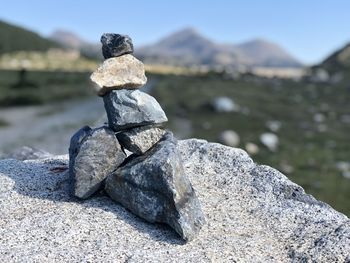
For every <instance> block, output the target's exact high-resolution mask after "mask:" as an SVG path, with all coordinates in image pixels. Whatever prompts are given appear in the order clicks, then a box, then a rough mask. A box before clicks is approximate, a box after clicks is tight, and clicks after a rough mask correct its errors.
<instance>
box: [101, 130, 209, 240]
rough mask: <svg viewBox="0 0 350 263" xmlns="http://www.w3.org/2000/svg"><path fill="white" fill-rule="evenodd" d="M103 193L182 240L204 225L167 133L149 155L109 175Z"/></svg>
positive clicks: (170, 137) (193, 192) (189, 237)
mask: <svg viewBox="0 0 350 263" xmlns="http://www.w3.org/2000/svg"><path fill="white" fill-rule="evenodd" d="M105 190H106V192H107V193H108V195H109V196H110V197H111V198H112V199H113V200H114V201H116V202H118V203H120V204H122V205H123V206H124V207H126V208H128V209H129V210H131V211H132V212H133V213H134V214H136V215H138V216H140V217H142V218H144V219H146V220H147V221H149V222H152V223H154V222H159V223H166V224H168V225H170V226H171V227H172V228H174V229H175V231H176V232H177V233H178V234H179V235H180V236H181V237H182V238H183V239H184V240H192V239H193V238H194V237H195V236H196V235H197V234H198V232H199V230H200V228H201V227H202V226H203V224H204V221H205V220H204V215H203V213H202V210H201V207H200V203H199V201H198V199H197V196H196V193H195V191H194V189H193V188H192V185H191V183H190V181H189V180H188V178H187V176H186V174H185V171H184V168H183V166H182V160H181V157H180V153H179V152H178V149H177V141H176V139H175V138H174V137H173V135H172V133H170V132H167V134H166V135H165V136H164V137H163V138H162V140H161V141H160V142H158V143H157V145H156V146H155V147H154V148H152V149H151V150H150V151H149V152H147V153H146V154H144V155H142V156H140V157H137V158H134V159H131V160H129V161H127V162H126V164H125V165H124V166H122V167H120V168H119V169H118V170H116V171H115V172H113V173H112V174H111V175H109V176H108V178H107V179H106V184H105Z"/></svg>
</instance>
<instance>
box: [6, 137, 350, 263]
mask: <svg viewBox="0 0 350 263" xmlns="http://www.w3.org/2000/svg"><path fill="white" fill-rule="evenodd" d="M178 149H179V150H180V152H181V157H182V159H183V161H184V168H185V173H186V174H187V175H188V176H189V179H190V180H191V182H192V184H193V187H194V188H195V189H196V193H197V196H198V198H199V200H200V202H201V205H202V209H203V212H204V213H205V216H206V222H207V223H206V224H204V226H203V227H202V229H201V231H200V232H199V234H198V236H197V238H196V239H194V240H193V241H192V242H189V243H187V244H186V245H182V244H183V243H181V240H180V239H179V237H178V236H177V235H176V234H175V233H174V231H172V230H170V229H169V228H168V227H164V226H161V225H157V224H149V223H147V222H145V221H144V220H142V219H140V218H139V217H137V216H134V215H133V214H132V213H130V212H128V211H127V210H126V209H124V208H123V207H122V206H120V205H118V204H116V203H114V202H113V201H112V200H110V198H109V197H107V196H94V197H92V198H91V199H88V200H85V201H84V202H83V203H81V202H76V199H75V198H74V197H72V196H70V195H69V188H70V180H69V174H68V173H67V172H66V170H67V168H68V156H55V157H54V158H50V159H46V160H42V159H41V160H30V161H24V162H22V161H18V160H13V159H12V160H0V209H1V213H0V222H1V223H0V226H1V227H0V241H1V245H0V258H1V260H2V261H3V262H13V261H16V262H38V261H40V262H44V261H50V262H71V261H74V262H88V261H90V262H115V261H118V262H126V261H128V262H168V261H169V259H171V261H172V262H195V263H197V262H235V261H236V262H273V263H274V262H278V263H280V262H290V263H295V262H349V260H350V241H349V240H350V239H349V237H350V220H349V218H348V217H346V216H345V215H343V214H341V213H339V212H337V211H335V210H334V209H332V208H331V207H330V206H329V205H327V204H325V203H322V202H320V201H317V200H316V199H314V198H313V197H311V196H310V195H307V194H306V193H305V192H304V190H303V189H302V188H301V187H300V186H298V185H296V184H295V183H293V182H291V181H290V180H288V178H287V177H286V176H284V175H283V174H281V173H280V172H278V171H277V170H275V169H273V168H270V167H268V166H261V165H256V164H254V162H253V161H252V160H251V158H250V157H249V156H248V155H247V154H246V153H245V152H244V151H242V150H240V149H235V148H230V147H227V146H223V145H220V144H216V143H208V142H206V141H203V140H196V139H192V140H184V141H179V144H178ZM82 244H83V245H82Z"/></svg>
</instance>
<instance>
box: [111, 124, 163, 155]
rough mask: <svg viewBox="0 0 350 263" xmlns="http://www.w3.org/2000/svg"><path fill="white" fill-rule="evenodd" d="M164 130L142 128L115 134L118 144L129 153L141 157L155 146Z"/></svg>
mask: <svg viewBox="0 0 350 263" xmlns="http://www.w3.org/2000/svg"><path fill="white" fill-rule="evenodd" d="M165 132H166V131H165V130H163V129H161V128H157V127H154V126H142V127H137V128H132V129H130V130H127V131H124V132H119V133H117V138H118V140H119V143H120V144H121V145H122V146H123V147H124V148H125V149H127V150H129V151H130V152H133V153H135V154H137V155H142V154H144V153H145V152H147V151H148V150H149V149H150V148H151V147H152V146H153V145H155V144H156V143H157V142H158V141H159V140H160V139H161V138H162V137H163V135H164V134H165Z"/></svg>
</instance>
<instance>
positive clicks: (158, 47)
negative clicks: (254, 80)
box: [136, 28, 302, 67]
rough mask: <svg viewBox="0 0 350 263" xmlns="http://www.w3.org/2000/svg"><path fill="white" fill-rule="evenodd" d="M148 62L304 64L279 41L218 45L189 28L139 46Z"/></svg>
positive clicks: (261, 64) (137, 53) (245, 64)
mask: <svg viewBox="0 0 350 263" xmlns="http://www.w3.org/2000/svg"><path fill="white" fill-rule="evenodd" d="M136 55H137V56H138V57H140V58H141V59H143V60H144V61H145V62H146V63H147V62H148V63H157V64H158V63H159V64H173V65H187V66H188V65H198V64H200V65H208V66H216V65H224V66H233V67H238V66H248V67H250V66H261V67H300V66H302V64H301V63H300V62H299V61H298V60H297V59H295V58H293V57H292V56H291V55H290V54H288V52H286V51H285V50H284V49H283V48H281V47H280V46H278V45H277V44H274V43H271V42H268V41H265V40H253V41H250V42H246V43H242V44H238V45H234V44H228V45H223V44H218V43H216V42H214V41H212V40H210V39H208V38H205V37H203V36H202V35H201V34H199V33H198V32H197V31H196V30H194V29H192V28H187V29H184V30H181V31H178V32H176V33H174V34H171V35H170V36H168V37H165V38H163V39H162V40H160V41H159V42H157V43H155V44H153V45H148V46H144V47H141V48H138V49H136Z"/></svg>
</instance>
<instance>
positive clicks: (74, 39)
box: [49, 30, 102, 58]
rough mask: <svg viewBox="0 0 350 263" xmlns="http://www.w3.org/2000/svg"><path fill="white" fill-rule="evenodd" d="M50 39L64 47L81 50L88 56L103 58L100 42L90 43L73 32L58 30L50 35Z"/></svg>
mask: <svg viewBox="0 0 350 263" xmlns="http://www.w3.org/2000/svg"><path fill="white" fill-rule="evenodd" d="M49 39H51V40H52V41H55V42H57V43H59V44H60V45H62V46H64V47H67V48H71V49H77V50H80V52H81V53H82V54H83V55H84V56H86V57H89V58H102V53H101V45H100V44H94V43H89V42H87V41H85V40H83V39H82V38H80V37H79V36H78V35H76V34H74V33H72V32H69V31H65V30H56V31H54V32H53V33H52V34H51V35H50V36H49Z"/></svg>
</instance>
